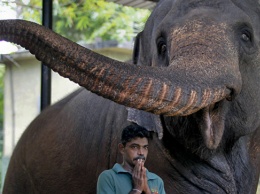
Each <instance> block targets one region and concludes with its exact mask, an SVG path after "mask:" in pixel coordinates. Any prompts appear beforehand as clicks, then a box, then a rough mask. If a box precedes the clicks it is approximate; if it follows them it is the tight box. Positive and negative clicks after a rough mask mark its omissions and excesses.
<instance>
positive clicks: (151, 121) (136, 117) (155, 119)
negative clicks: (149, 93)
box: [127, 108, 163, 139]
mask: <svg viewBox="0 0 260 194" xmlns="http://www.w3.org/2000/svg"><path fill="white" fill-rule="evenodd" d="M127 111H128V115H127V120H128V121H130V122H134V123H136V124H138V125H140V126H142V127H144V128H146V129H147V130H148V131H154V132H156V133H157V134H158V138H159V139H162V137H163V127H162V122H161V119H160V116H159V115H155V114H152V113H149V112H145V111H142V110H138V109H134V108H127Z"/></svg>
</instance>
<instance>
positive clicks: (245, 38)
mask: <svg viewBox="0 0 260 194" xmlns="http://www.w3.org/2000/svg"><path fill="white" fill-rule="evenodd" d="M241 39H242V40H243V41H245V42H249V41H251V40H252V37H251V33H250V32H249V31H248V30H244V31H243V32H242V35H241Z"/></svg>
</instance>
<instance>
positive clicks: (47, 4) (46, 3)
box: [41, 0, 52, 111]
mask: <svg viewBox="0 0 260 194" xmlns="http://www.w3.org/2000/svg"><path fill="white" fill-rule="evenodd" d="M42 25H43V26H45V27H47V28H50V29H52V0H43V1H42ZM41 70H42V71H41V111H42V110H43V109H44V108H46V107H47V106H49V105H50V103H51V69H50V68H48V67H47V66H45V65H44V64H43V63H42V69H41Z"/></svg>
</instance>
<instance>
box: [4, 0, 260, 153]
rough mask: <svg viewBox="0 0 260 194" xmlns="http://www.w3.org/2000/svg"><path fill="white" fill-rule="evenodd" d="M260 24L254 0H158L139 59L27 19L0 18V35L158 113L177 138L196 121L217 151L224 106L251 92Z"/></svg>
mask: <svg viewBox="0 0 260 194" xmlns="http://www.w3.org/2000/svg"><path fill="white" fill-rule="evenodd" d="M258 23H259V3H258V1H256V0H254V1H253V0H249V1H248V0H247V1H242V0H217V1H215V0H214V1H206V0H192V1H190V0H162V1H160V2H159V3H158V5H157V6H156V8H155V9H154V11H153V13H152V14H151V16H150V18H149V19H148V21H147V23H146V26H145V28H144V30H143V31H142V32H141V33H140V34H139V35H138V36H137V38H136V43H135V51H134V56H133V61H134V63H135V64H136V65H130V64H127V63H122V62H118V61H115V60H112V59H109V58H106V57H104V56H101V55H99V54H97V53H94V52H92V51H90V50H88V49H86V48H84V47H82V46H79V45H77V44H76V43H74V42H72V41H70V40H68V39H66V38H64V37H62V36H60V35H58V34H56V33H54V32H53V31H50V30H48V29H46V28H45V27H43V26H40V25H37V24H34V23H32V22H28V21H22V20H1V21H0V39H1V40H6V41H10V42H14V43H17V44H20V45H21V46H23V47H25V48H26V49H28V50H29V51H30V52H31V53H32V54H34V55H35V56H36V58H37V59H38V60H40V61H43V62H44V64H46V65H47V66H49V67H50V68H51V69H52V70H54V71H56V72H58V73H59V74H60V75H62V76H64V77H67V78H69V79H70V80H72V81H74V82H76V83H78V84H79V85H81V86H83V87H85V88H86V89H87V90H90V91H91V92H93V93H96V94H98V95H100V96H103V97H104V98H108V99H110V100H112V101H114V102H117V103H119V104H122V105H125V106H128V107H132V108H135V109H139V110H144V111H146V112H151V113H154V114H158V115H163V116H164V117H165V125H166V126H170V125H171V126H176V129H178V131H176V130H175V129H174V127H170V128H169V131H170V133H171V134H172V135H174V136H182V135H181V134H184V133H185V131H191V130H193V127H194V128H195V129H194V131H197V130H198V131H199V133H200V134H201V137H202V141H203V142H204V144H205V146H206V148H207V149H210V150H214V149H216V148H217V147H218V146H219V143H220V142H221V140H222V137H223V134H224V132H225V130H224V129H225V128H226V125H227V124H226V116H227V115H228V114H231V113H230V111H231V110H230V109H228V107H231V105H232V104H237V106H236V107H235V108H234V109H239V105H240V104H239V101H238V100H239V99H241V98H242V97H241V98H239V97H238V96H240V95H241V92H243V96H246V95H249V94H247V93H248V92H249V89H250V88H247V86H246V85H244V82H243V79H247V82H251V81H250V80H251V78H248V77H246V76H248V74H249V73H248V72H246V71H252V69H249V67H244V66H248V65H251V66H257V59H259V51H258V49H259V48H258V47H259V45H258V44H259V35H260V33H259V25H258ZM249 63H251V64H249ZM251 68H252V67H251ZM241 72H243V73H245V72H246V73H248V74H244V75H242V73H241ZM254 75H255V74H254ZM254 75H253V76H254ZM242 90H244V91H242ZM250 97H252V98H253V97H254V95H252V96H250ZM237 99H238V100H237ZM249 100H251V98H250V99H249ZM252 102H253V101H252ZM240 108H241V109H243V107H240ZM172 116H176V118H178V119H176V118H175V117H172ZM177 116H178V117H177ZM184 116H187V117H184ZM188 117H189V118H192V122H190V123H187V121H186V120H185V118H188ZM172 118H174V119H172ZM182 118H183V119H184V121H182V120H183V119H182ZM230 122H231V121H230ZM191 124H192V125H193V124H194V125H195V126H193V127H192V128H191V127H190V126H191ZM179 125H182V126H181V127H179ZM185 126H188V127H185ZM180 129H183V131H182V130H180ZM241 134H244V133H242V132H241ZM184 144H185V142H184ZM186 146H187V147H188V146H190V144H189V145H186Z"/></svg>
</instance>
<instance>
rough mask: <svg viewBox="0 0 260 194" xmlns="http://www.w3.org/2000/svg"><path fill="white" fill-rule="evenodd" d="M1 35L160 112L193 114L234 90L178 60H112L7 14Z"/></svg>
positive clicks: (110, 92)
mask: <svg viewBox="0 0 260 194" xmlns="http://www.w3.org/2000/svg"><path fill="white" fill-rule="evenodd" d="M0 40H6V41H10V42H14V43H16V44H20V45H21V46H23V47H25V48H26V49H28V50H29V51H30V52H31V53H32V54H34V55H35V56H36V58H37V59H38V60H40V61H42V62H44V64H46V65H47V66H49V67H50V68H51V69H52V70H54V71H56V72H58V73H59V74H60V75H62V76H63V77H66V78H69V79H70V80H72V81H74V82H76V83H78V84H79V85H81V86H83V87H85V88H86V89H87V90H90V91H91V92H93V93H96V94H98V95H100V96H103V97H104V98H108V99H110V100H112V101H114V102H117V103H119V104H122V105H125V106H128V107H132V108H136V109H141V110H145V111H148V112H152V113H155V114H164V115H170V116H173V115H180V116H182V115H188V114H191V113H194V112H196V111H198V110H199V109H202V108H204V107H206V106H208V105H210V104H213V103H215V102H218V101H220V100H222V99H225V98H228V97H230V95H231V93H232V91H231V89H230V88H229V87H227V85H226V84H218V85H216V87H214V88H212V87H209V86H207V85H205V84H203V83H202V82H201V81H198V82H196V81H194V80H192V79H190V80H189V79H187V77H189V75H187V72H186V71H184V70H183V71H182V69H181V68H177V69H176V70H175V69H174V68H173V66H174V65H173V66H169V67H167V68H165V67H164V68H162V67H147V66H135V65H130V64H127V63H122V62H119V61H115V60H112V59H110V58H107V57H104V56H102V55H99V54H97V53H94V52H92V51H90V50H88V49H86V48H84V47H82V46H80V45H78V44H76V43H74V42H72V41H70V40H68V39H66V38H64V37H62V36H60V35H58V34H56V33H54V32H52V31H51V30H49V29H47V28H45V27H43V26H40V25H38V24H35V23H32V22H28V21H22V20H1V21H0ZM177 66H178V64H177ZM204 81H205V80H204ZM187 82H189V83H187ZM185 83H187V84H185ZM185 85H186V86H185ZM187 86H188V87H187Z"/></svg>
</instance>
